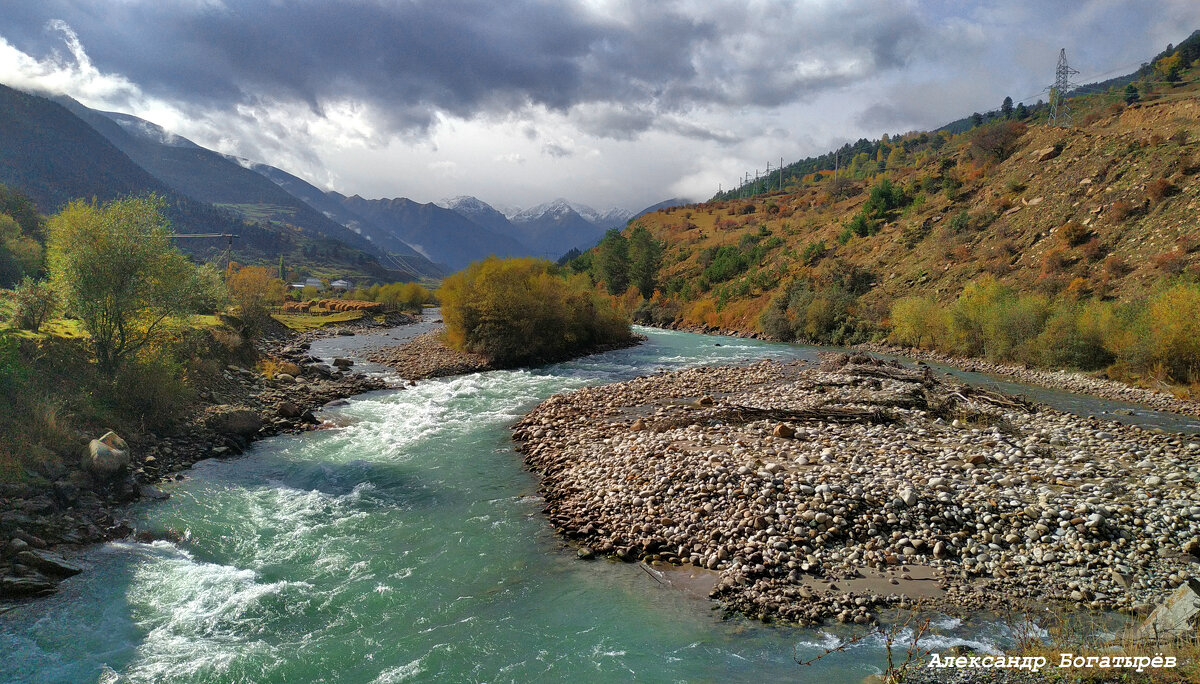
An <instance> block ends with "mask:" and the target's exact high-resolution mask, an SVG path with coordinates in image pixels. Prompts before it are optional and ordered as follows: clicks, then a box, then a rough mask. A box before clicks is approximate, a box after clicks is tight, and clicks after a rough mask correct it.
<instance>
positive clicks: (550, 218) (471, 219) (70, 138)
mask: <svg viewBox="0 0 1200 684" xmlns="http://www.w3.org/2000/svg"><path fill="white" fill-rule="evenodd" d="M0 87H3V86H0ZM0 104H5V105H6V108H5V111H4V112H0V134H3V135H2V137H4V138H6V140H4V141H0V182H7V183H9V184H11V185H13V186H14V187H17V188H20V189H22V190H24V191H25V192H27V193H28V194H30V195H31V196H32V197H33V198H34V199H35V201H37V202H38V203H39V205H40V206H42V209H43V211H46V212H52V211H55V210H56V209H57V208H58V207H59V206H61V205H62V204H64V203H65V202H67V201H68V200H71V199H75V198H78V197H97V198H100V199H108V198H112V197H119V196H124V195H130V194H144V193H147V192H154V193H158V194H160V195H164V196H167V197H169V198H171V201H172V205H173V209H172V212H173V217H174V218H175V219H176V222H177V223H178V224H179V225H181V226H184V225H190V226H196V225H201V224H203V225H205V226H208V228H206V229H205V230H204V231H198V232H238V233H239V234H241V233H246V234H247V239H248V240H251V241H254V240H257V245H258V246H259V247H262V248H264V249H268V250H270V249H275V248H281V247H280V245H282V244H283V243H285V242H287V243H289V244H291V242H289V240H291V241H294V239H295V236H292V237H288V236H286V231H283V232H280V230H279V228H276V227H269V226H268V224H273V225H275V226H279V227H283V226H295V227H297V228H300V229H301V230H303V231H305V232H306V233H309V234H311V235H312V236H314V237H317V238H320V239H326V240H332V241H336V242H337V243H341V244H343V245H346V246H347V247H348V248H350V249H352V250H362V251H364V252H366V253H368V254H370V255H372V256H374V257H375V258H376V259H378V260H379V262H380V264H379V265H380V266H381V267H383V268H390V269H398V270H399V271H400V272H403V273H407V274H410V275H411V276H412V277H427V278H440V277H442V276H444V275H446V274H447V273H449V272H451V271H453V270H457V269H459V268H463V267H465V266H466V265H468V264H469V263H471V262H472V261H476V260H478V259H482V258H484V257H487V256H489V255H492V254H495V255H497V256H538V257H544V258H549V259H557V258H558V257H559V256H561V255H562V254H564V253H566V252H568V251H569V250H571V249H588V248H590V247H592V246H594V245H595V244H596V243H597V242H599V240H600V238H601V237H603V235H604V233H605V231H607V230H609V229H612V228H617V229H619V228H623V227H624V226H625V224H626V223H627V222H628V221H629V220H630V219H631V218H633V217H634V216H637V215H641V214H644V213H646V211H649V210H650V209H647V210H644V211H642V212H640V213H635V212H633V211H630V210H628V209H623V208H611V209H604V210H596V209H594V208H592V207H590V206H587V205H585V204H581V203H578V202H572V201H570V200H567V199H565V198H557V199H554V200H552V201H550V202H546V203H543V204H539V205H537V206H534V207H529V208H526V209H523V210H512V209H507V208H506V209H505V211H500V210H498V209H497V208H495V207H493V206H492V205H490V204H488V203H486V202H484V201H482V200H480V199H478V198H476V197H472V196H469V195H460V196H458V197H454V198H451V199H448V200H442V201H441V202H438V203H436V204H422V203H419V202H416V201H414V200H411V199H408V198H404V197H396V198H390V199H388V198H384V199H373V200H372V199H365V198H363V197H361V196H358V195H351V196H346V195H343V194H341V193H338V192H333V191H326V190H322V189H320V188H318V187H316V186H315V185H313V184H311V183H309V182H307V181H305V180H303V179H301V178H299V177H298V176H295V175H293V174H291V173H288V172H287V171H284V170H282V169H279V168H276V167H274V166H270V165H268V164H262V163H259V162H255V161H252V160H247V159H242V158H239V157H234V156H230V155H226V154H221V153H218V152H215V151H213V150H209V149H207V148H205V147H203V146H201V145H198V144H196V143H195V142H193V141H191V140H189V139H187V138H185V137H183V136H180V135H177V134H175V133H173V132H171V131H169V130H166V129H164V128H163V127H161V126H159V125H157V124H154V123H152V122H150V121H146V120H145V119H141V118H139V117H137V116H133V115H130V114H124V113H120V112H108V111H100V110H96V109H91V108H89V107H87V106H85V105H83V104H82V103H80V102H78V101H76V100H74V99H72V98H70V97H67V96H65V95H60V96H54V97H49V98H43V97H41V96H38V95H34V94H27V93H21V92H20V91H16V90H13V89H9V88H4V91H3V92H0ZM34 139H36V142H34ZM31 148H36V149H38V150H39V152H38V153H37V154H29V153H26V152H25V150H26V149H31ZM85 152H86V153H85ZM80 157H86V159H84V160H82V161H81V160H80ZM670 202H672V200H669V201H668V202H667V203H659V204H656V205H655V206H654V207H653V208H658V207H661V206H665V205H667V204H668V203H670ZM247 225H254V226H260V228H259V229H257V230H249V229H246V228H244V226H247ZM216 226H221V227H220V228H219V229H218V228H216ZM210 229H211V230H210ZM197 230H198V229H197ZM259 231H265V232H261V234H260V232H259ZM254 236H256V237H254ZM271 245H274V246H271ZM294 247H296V245H294V244H293V245H292V247H289V249H290V248H294ZM330 251H331V248H329V247H325V248H321V249H318V250H315V251H314V250H309V252H310V253H321V254H324V253H328V252H330ZM333 251H336V250H333ZM343 256H344V255H343ZM339 258H340V257H339Z"/></svg>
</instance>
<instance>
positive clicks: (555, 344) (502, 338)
mask: <svg viewBox="0 0 1200 684" xmlns="http://www.w3.org/2000/svg"><path fill="white" fill-rule="evenodd" d="M437 295H438V299H439V300H440V301H441V303H442V319H443V320H444V321H445V323H446V342H447V344H449V345H450V346H451V347H454V348H456V349H461V350H463V351H468V352H472V353H476V354H482V355H483V356H486V357H487V358H489V359H490V360H492V361H493V362H494V363H498V364H502V365H515V364H521V363H538V362H548V361H554V360H559V359H563V358H567V357H570V356H572V355H575V354H578V353H582V352H586V351H588V350H590V349H594V348H596V347H599V346H602V345H609V344H616V343H622V342H626V341H628V340H630V339H631V333H630V329H629V319H628V317H626V316H625V315H624V314H623V313H621V312H619V311H617V310H616V309H615V308H614V307H613V305H612V302H611V301H609V300H607V298H604V297H601V296H599V295H598V294H597V293H596V292H595V291H594V290H593V289H592V287H591V283H590V281H589V280H588V278H587V276H585V275H582V274H580V275H576V276H573V277H570V278H567V277H565V276H564V274H563V273H562V272H561V270H560V269H559V268H558V267H557V266H555V265H554V264H552V263H551V262H549V261H546V260H544V259H531V258H523V259H498V258H496V257H489V258H488V259H485V260H483V261H478V262H475V263H473V264H471V265H470V266H468V267H467V268H466V269H464V270H462V271H459V272H458V273H455V274H454V275H452V276H450V277H448V278H446V279H445V280H444V281H443V282H442V287H441V289H439V290H438V292H437Z"/></svg>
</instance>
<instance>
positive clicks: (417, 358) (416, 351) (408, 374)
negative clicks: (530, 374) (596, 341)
mask: <svg viewBox="0 0 1200 684" xmlns="http://www.w3.org/2000/svg"><path fill="white" fill-rule="evenodd" d="M443 331H444V328H438V329H435V330H432V331H430V332H428V333H425V334H424V335H421V336H420V337H417V338H416V339H413V340H411V341H409V342H405V343H404V344H400V345H395V346H388V347H381V348H379V349H376V350H375V351H373V352H370V353H369V354H367V360H368V361H371V362H373V363H378V364H381V365H384V366H388V367H389V368H391V369H392V370H394V371H396V373H398V374H399V375H400V377H402V378H404V379H405V380H409V381H412V382H415V381H417V380H425V379H427V378H442V377H449V376H454V375H466V374H468V373H482V372H485V371H491V370H503V369H507V368H512V367H513V366H506V365H502V364H496V363H494V362H492V361H491V360H489V359H488V358H487V357H485V356H482V355H480V354H472V353H470V352H464V351H459V350H457V349H451V348H450V347H448V346H446V344H445V343H443V342H442V339H441V338H442V333H443ZM645 339H646V338H645V337H644V336H642V335H633V336H632V337H631V338H630V340H629V341H628V342H621V343H617V344H605V345H597V346H594V347H589V348H587V349H583V350H580V351H578V352H577V353H574V354H570V355H566V356H563V357H559V358H554V359H546V360H544V361H543V363H555V362H558V361H568V360H570V359H573V358H579V357H582V356H589V355H591V354H600V353H603V352H607V351H613V350H614V349H624V348H626V347H632V346H634V345H637V344H641V343H642V342H644V341H645Z"/></svg>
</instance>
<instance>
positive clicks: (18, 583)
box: [0, 575, 56, 598]
mask: <svg viewBox="0 0 1200 684" xmlns="http://www.w3.org/2000/svg"><path fill="white" fill-rule="evenodd" d="M55 589H56V586H55V584H54V582H51V581H49V580H47V579H46V578H45V577H42V576H40V575H39V576H37V577H16V576H10V577H0V598H26V597H29V596H46V595H47V594H53V593H54V591H55Z"/></svg>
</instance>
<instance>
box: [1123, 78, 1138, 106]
mask: <svg viewBox="0 0 1200 684" xmlns="http://www.w3.org/2000/svg"><path fill="white" fill-rule="evenodd" d="M1140 99H1142V94H1141V93H1139V92H1138V89H1137V86H1135V85H1134V84H1132V83H1130V84H1129V85H1127V86H1125V104H1133V103H1134V102H1137V101H1138V100H1140Z"/></svg>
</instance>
